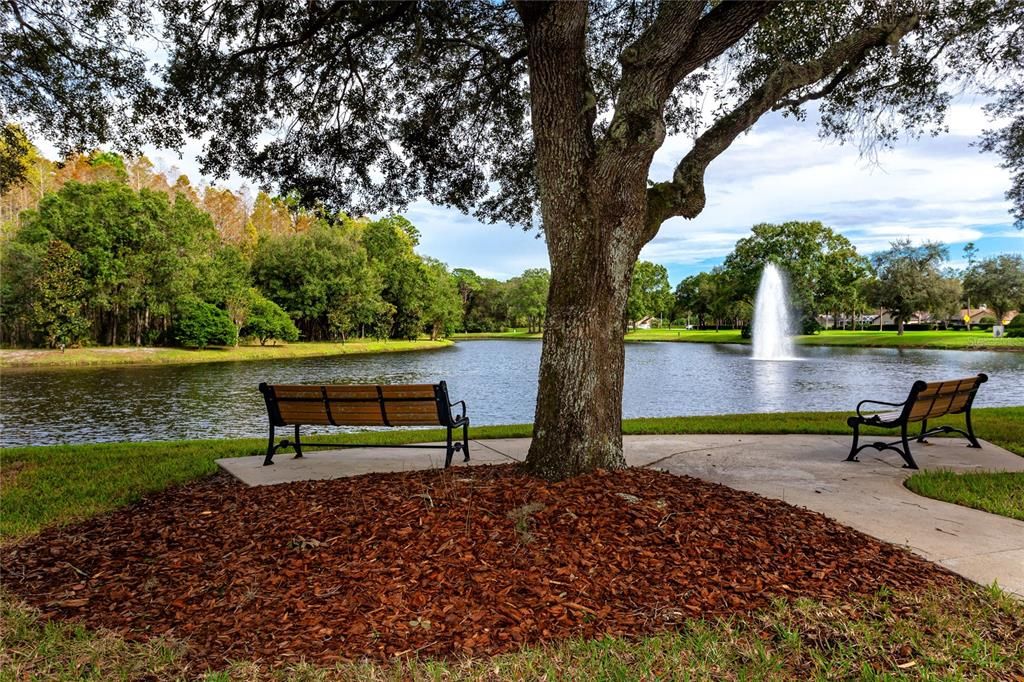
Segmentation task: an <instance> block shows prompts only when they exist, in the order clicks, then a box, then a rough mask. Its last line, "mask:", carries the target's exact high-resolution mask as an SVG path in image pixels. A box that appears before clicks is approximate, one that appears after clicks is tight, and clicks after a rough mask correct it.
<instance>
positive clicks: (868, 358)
mask: <svg viewBox="0 0 1024 682" xmlns="http://www.w3.org/2000/svg"><path fill="white" fill-rule="evenodd" d="M800 354H801V356H803V358H802V359H801V360H799V361H794V362H754V361H752V360H751V359H750V354H749V349H748V347H746V346H738V345H715V344H689V343H644V344H629V345H628V346H627V348H626V381H625V387H624V392H623V393H624V399H623V412H624V414H625V416H627V417H640V416H655V417H658V416H672V415H686V414H725V413H741V412H779V411H796V410H799V411H813V410H850V409H852V408H853V406H854V405H855V404H856V403H857V401H858V400H861V399H864V398H878V399H881V400H887V399H888V400H902V399H903V397H905V396H906V393H907V391H908V389H909V386H910V385H911V384H912V383H913V382H914V381H915V380H916V379H925V380H933V379H942V378H949V377H958V376H968V375H972V374H977V373H978V372H986V373H987V374H988V375H989V376H990V381H989V383H988V384H986V385H985V386H984V387H983V388H982V390H981V392H980V393H979V394H978V402H977V404H978V405H979V406H994V405H1021V404H1024V354H1020V353H997V352H983V351H971V352H966V351H924V350H912V349H887V348H828V347H802V348H801V349H800ZM539 359H540V343H539V342H536V341H467V342H460V343H458V344H457V345H456V346H454V347H451V348H446V349H441V350H433V351H426V352H416V353H396V354H385V355H363V356H342V357H336V358H308V359H299V360H281V361H268V362H246V363H234V362H226V363H216V364H208V365H192V366H162V367H109V368H82V369H71V370H67V369H65V370H55V371H49V370H46V371H38V370H33V371H5V372H4V376H3V384H2V390H0V426H2V428H3V442H4V445H8V446H10V445H25V444H36V445H43V444H50V443H77V442H99V441H121V440H171V439H180V438H226V437H242V436H246V437H262V436H263V435H264V430H265V428H266V413H265V409H264V407H263V402H262V398H261V397H260V395H259V392H258V391H257V390H256V386H257V385H258V384H259V383H260V382H261V381H267V382H270V383H360V382H361V383H406V382H413V383H418V382H435V381H439V380H442V379H444V380H446V381H447V382H448V385H449V387H450V390H451V394H452V396H453V397H454V398H455V399H457V400H461V399H465V400H466V402H467V403H468V404H469V407H470V415H471V417H472V419H473V423H474V424H507V423H522V422H528V421H531V420H532V419H533V409H534V398H535V395H536V390H537V370H538V364H539Z"/></svg>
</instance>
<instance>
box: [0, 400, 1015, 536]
mask: <svg viewBox="0 0 1024 682" xmlns="http://www.w3.org/2000/svg"><path fill="white" fill-rule="evenodd" d="M846 417H847V413H845V412H791V413H783V414H753V415H722V416H713V417H669V418H646V419H628V420H626V421H625V422H624V423H623V432H624V433H626V434H672V433H682V434H685V433H827V434H844V435H846V434H849V433H850V430H849V428H848V427H847V426H846ZM940 423H941V422H940ZM951 423H955V420H951ZM974 425H975V429H976V431H977V433H978V434H979V436H981V437H982V438H985V439H988V440H990V441H992V442H994V443H996V444H998V445H1001V446H1002V447H1005V448H1006V449H1008V450H1011V451H1013V452H1015V453H1017V454H1019V455H1022V456H1024V407H1000V408H987V409H978V410H975V411H974ZM531 428H532V427H531V426H530V425H529V424H518V425H510V426H483V427H475V428H473V429H472V432H471V437H472V438H515V437H526V436H529V435H530V433H531ZM443 438H444V432H443V431H440V430H431V431H377V432H370V433H361V434H350V435H341V434H336V435H334V436H331V437H330V440H332V441H343V442H368V443H380V444H399V443H412V442H418V441H420V442H422V441H428V440H442V439H443ZM305 440H306V439H304V442H305ZM308 441H309V442H310V443H313V442H315V441H316V438H315V437H311V438H309V439H308ZM265 447H266V445H265V442H264V441H263V440H262V439H259V440H257V439H248V440H211V441H180V442H149V443H107V444H94V445H56V446H48V447H34V448H10V449H4V450H0V496H2V498H3V514H2V515H0V542H3V541H5V540H10V539H11V538H15V537H19V536H22V535H26V534H30V533H34V532H36V531H38V530H39V528H41V527H43V526H45V525H49V524H54V523H68V522H70V521H73V520H76V519H80V518H85V517H88V516H92V515H95V514H99V513H102V512H104V511H108V510H110V509H114V508H115V507H118V506H121V505H124V504H128V503H130V502H133V501H135V500H137V499H139V498H140V497H141V496H142V495H144V494H146V493H148V492H152V491H155V490H160V489H163V488H165V487H167V486H169V485H175V484H179V483H184V482H186V481H190V480H194V479H196V478H201V477H203V476H208V475H210V474H212V473H213V472H214V471H216V468H217V467H216V464H214V460H216V459H219V458H222V457H241V456H246V455H258V454H262V453H263V452H264V448H265ZM928 475H929V474H927V473H923V474H917V475H916V476H928ZM1017 476H1019V477H1020V478H1018V481H1019V480H1020V479H1021V478H1024V475H1021V474H1017ZM940 499H942V498H940Z"/></svg>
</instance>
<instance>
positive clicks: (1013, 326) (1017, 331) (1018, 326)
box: [1004, 313, 1024, 339]
mask: <svg viewBox="0 0 1024 682" xmlns="http://www.w3.org/2000/svg"><path fill="white" fill-rule="evenodd" d="M1004 336H1010V337H1013V338H1015V339H1022V338H1024V313H1017V316H1016V317H1014V318H1013V319H1012V320H1010V324H1008V325H1006V332H1005V334H1004Z"/></svg>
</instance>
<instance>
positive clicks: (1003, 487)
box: [906, 471, 1024, 521]
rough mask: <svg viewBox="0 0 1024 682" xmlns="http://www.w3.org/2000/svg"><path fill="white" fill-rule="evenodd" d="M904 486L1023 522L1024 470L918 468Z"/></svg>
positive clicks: (933, 496)
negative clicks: (992, 470)
mask: <svg viewBox="0 0 1024 682" xmlns="http://www.w3.org/2000/svg"><path fill="white" fill-rule="evenodd" d="M906 486H907V487H908V488H910V489H911V490H913V491H914V492H915V493H917V494H918V495H924V496H925V497H931V498H933V499H936V500H942V501H943V502H952V503H953V504H959V505H963V506H964V507H971V508H972V509H980V510H982V511H987V512H990V513H992V514H999V515H1000V516H1008V517H1010V518H1011V519H1018V520H1020V521H1024V473H1022V472H969V473H955V472H952V471H921V472H918V473H916V474H914V475H913V476H911V477H910V478H908V479H907V482H906Z"/></svg>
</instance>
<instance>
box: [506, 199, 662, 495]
mask: <svg viewBox="0 0 1024 682" xmlns="http://www.w3.org/2000/svg"><path fill="white" fill-rule="evenodd" d="M639 219H642V218H639ZM635 220H637V217H634V222H635ZM589 222H590V223H591V225H592V226H593V227H592V228H591V234H592V235H593V237H592V239H593V243H594V248H593V249H591V250H589V251H587V250H584V249H576V250H575V252H572V251H569V250H568V248H567V245H566V242H568V241H569V240H563V239H558V238H554V239H552V237H551V236H550V234H549V237H548V250H549V252H550V254H551V264H552V271H551V288H550V293H549V296H548V307H547V317H546V319H545V322H544V345H543V350H542V351H541V360H540V385H539V387H538V392H537V411H536V414H535V417H534V433H533V443H532V444H531V446H530V452H529V454H528V456H527V458H526V464H527V466H528V467H529V468H530V470H531V471H533V472H534V473H535V474H537V475H539V476H543V477H545V478H548V479H561V478H566V477H568V476H573V475H576V474H579V473H583V472H587V471H593V470H594V469H598V468H606V469H607V468H620V467H623V466H625V464H626V461H625V458H624V457H623V454H622V383H623V372H624V368H625V342H624V340H623V334H622V318H623V315H624V314H625V310H626V303H627V299H628V297H629V283H630V280H631V278H632V274H633V265H634V264H635V262H636V256H637V253H636V252H637V250H638V249H635V248H634V247H633V245H632V244H629V243H627V241H626V240H623V239H621V238H616V235H619V236H623V235H624V234H627V233H629V230H628V229H620V230H615V229H609V228H611V227H612V226H611V225H609V224H608V223H606V222H603V221H601V220H600V219H599V218H589ZM619 222H620V223H627V221H619ZM623 227H626V225H623ZM583 231H584V230H579V229H577V230H574V232H576V233H577V234H575V235H573V236H574V238H579V232H583ZM556 232H560V231H557V230H556Z"/></svg>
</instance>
